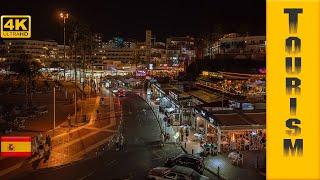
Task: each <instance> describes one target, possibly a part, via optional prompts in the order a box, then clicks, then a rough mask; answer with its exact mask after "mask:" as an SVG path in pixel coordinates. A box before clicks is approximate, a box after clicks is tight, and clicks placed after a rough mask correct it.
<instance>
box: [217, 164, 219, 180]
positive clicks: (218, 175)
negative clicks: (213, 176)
mask: <svg viewBox="0 0 320 180" xmlns="http://www.w3.org/2000/svg"><path fill="white" fill-rule="evenodd" d="M217 175H218V178H219V179H220V167H219V166H218V172H217Z"/></svg>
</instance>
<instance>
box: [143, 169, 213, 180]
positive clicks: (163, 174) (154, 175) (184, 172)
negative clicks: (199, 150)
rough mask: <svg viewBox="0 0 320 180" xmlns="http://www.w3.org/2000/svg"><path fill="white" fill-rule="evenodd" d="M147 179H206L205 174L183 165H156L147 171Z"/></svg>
mask: <svg viewBox="0 0 320 180" xmlns="http://www.w3.org/2000/svg"><path fill="white" fill-rule="evenodd" d="M147 178H148V179H155V180H157V179H159V180H160V179H175V180H178V179H181V180H182V179H184V180H207V179H209V178H208V177H206V176H203V175H200V174H199V173H198V172H197V171H195V170H193V169H191V168H188V167H184V166H174V167H172V168H168V167H156V168H153V169H151V170H150V171H149V173H148V177H147Z"/></svg>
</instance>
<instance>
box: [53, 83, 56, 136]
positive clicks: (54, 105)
mask: <svg viewBox="0 0 320 180" xmlns="http://www.w3.org/2000/svg"><path fill="white" fill-rule="evenodd" d="M55 128H56V87H55V86H54V87H53V132H54V129H55Z"/></svg>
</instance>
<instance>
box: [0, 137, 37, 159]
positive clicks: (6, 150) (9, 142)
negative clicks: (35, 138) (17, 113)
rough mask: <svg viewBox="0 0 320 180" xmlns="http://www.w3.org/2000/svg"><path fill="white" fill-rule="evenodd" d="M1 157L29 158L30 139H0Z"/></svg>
mask: <svg viewBox="0 0 320 180" xmlns="http://www.w3.org/2000/svg"><path fill="white" fill-rule="evenodd" d="M1 156H5V157H29V156H31V137H25V136H6V137H1Z"/></svg>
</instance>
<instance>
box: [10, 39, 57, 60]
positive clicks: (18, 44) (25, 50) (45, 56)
mask: <svg viewBox="0 0 320 180" xmlns="http://www.w3.org/2000/svg"><path fill="white" fill-rule="evenodd" d="M4 43H5V46H6V50H7V53H6V59H7V60H8V61H12V60H15V59H18V58H19V57H20V55H21V54H29V55H31V57H32V59H34V60H37V61H39V62H41V63H45V64H46V63H49V62H51V61H53V60H56V59H57V55H58V43H57V42H55V41H39V40H4Z"/></svg>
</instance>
